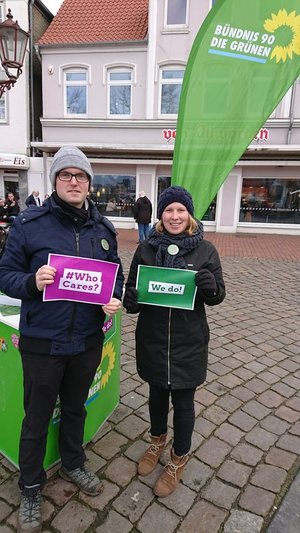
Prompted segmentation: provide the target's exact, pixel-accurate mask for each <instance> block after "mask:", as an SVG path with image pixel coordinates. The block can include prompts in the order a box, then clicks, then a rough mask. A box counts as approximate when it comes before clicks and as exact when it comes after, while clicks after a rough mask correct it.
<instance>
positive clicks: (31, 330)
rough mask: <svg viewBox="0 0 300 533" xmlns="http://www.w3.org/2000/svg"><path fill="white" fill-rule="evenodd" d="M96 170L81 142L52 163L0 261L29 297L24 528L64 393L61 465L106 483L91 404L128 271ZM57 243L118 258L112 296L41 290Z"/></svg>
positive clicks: (7, 278) (12, 287) (13, 289)
mask: <svg viewBox="0 0 300 533" xmlns="http://www.w3.org/2000/svg"><path fill="white" fill-rule="evenodd" d="M92 178H93V171H92V168H91V165H90V163H89V161H88V159H87V158H86V156H85V155H84V154H83V153H82V152H81V151H80V150H79V149H78V148H76V147H71V146H69V147H62V148H61V149H60V150H59V151H58V152H57V153H56V155H55V156H54V159H53V163H52V166H51V168H50V181H51V184H52V186H53V188H54V192H53V193H52V195H51V197H50V198H49V199H48V200H46V201H45V202H44V206H43V209H40V208H38V207H34V206H33V207H30V209H26V210H25V211H23V212H22V215H21V216H19V217H18V218H17V219H16V220H15V222H14V224H13V225H12V228H11V231H10V233H9V237H8V240H7V245H6V247H5V250H4V254H3V256H2V258H1V261H0V289H1V290H2V291H3V292H4V293H5V294H7V295H9V296H12V297H15V298H21V300H22V305H21V316H20V343H19V347H20V353H21V358H22V365H23V377H24V409H25V417H24V420H23V425H22V431H21V439H20V450H19V467H20V479H19V486H20V488H21V491H22V497H21V505H20V510H19V517H18V531H19V532H23V531H24V532H25V531H26V532H27V533H29V532H30V533H33V532H37V531H41V512H40V507H41V490H42V488H43V486H44V484H45V480H46V474H45V471H44V469H43V459H44V455H45V447H46V440H47V431H48V424H49V421H50V419H51V416H52V413H53V409H54V406H55V402H56V400H57V397H58V395H59V397H60V403H61V422H60V434H59V449H60V455H61V461H62V466H61V469H60V472H59V473H60V475H61V477H63V478H64V479H67V480H68V481H71V482H73V483H75V484H76V485H77V486H78V487H79V488H80V489H81V490H82V491H83V492H85V493H86V494H89V495H91V496H94V495H97V494H99V493H100V492H101V490H102V485H101V482H100V480H99V478H98V477H97V476H96V475H95V474H93V473H92V472H89V471H88V470H87V468H86V467H85V465H84V462H85V454H84V451H83V447H82V442H83V431H84V420H85V416H86V411H85V408H84V403H85V401H86V398H87V396H88V390H89V387H90V385H91V383H92V381H93V378H94V375H95V372H96V369H97V367H98V365H99V363H100V360H101V352H102V345H103V336H104V335H103V332H102V326H103V322H104V319H105V314H108V315H113V314H114V313H116V312H117V311H118V310H119V309H121V301H120V300H121V295H122V287H123V279H124V277H123V273H122V267H121V263H120V259H119V257H118V255H117V243H116V235H115V230H114V227H113V225H112V224H111V223H110V221H109V220H107V219H106V218H104V217H103V216H102V215H100V214H99V212H98V210H97V209H96V207H95V206H94V204H93V203H92V202H91V201H90V200H89V199H88V197H87V195H88V191H89V188H90V186H91V181H92ZM52 252H53V253H56V254H64V255H73V256H82V257H89V258H94V259H101V260H107V261H111V262H115V263H118V264H119V265H120V266H119V270H118V274H117V280H116V284H115V291H114V295H113V298H112V299H111V301H110V302H109V303H108V304H107V305H103V306H102V307H101V306H98V305H92V304H87V303H79V302H71V301H45V302H43V298H42V295H43V290H44V288H45V287H46V286H47V285H51V284H52V283H53V281H54V277H55V268H53V267H52V266H49V265H47V260H48V254H49V253H52Z"/></svg>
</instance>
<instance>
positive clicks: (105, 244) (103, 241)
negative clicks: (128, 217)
mask: <svg viewBox="0 0 300 533" xmlns="http://www.w3.org/2000/svg"><path fill="white" fill-rule="evenodd" d="M101 246H102V248H103V250H106V251H107V250H109V244H108V241H107V240H106V239H101Z"/></svg>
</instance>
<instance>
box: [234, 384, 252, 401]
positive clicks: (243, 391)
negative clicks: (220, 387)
mask: <svg viewBox="0 0 300 533" xmlns="http://www.w3.org/2000/svg"><path fill="white" fill-rule="evenodd" d="M231 394H232V395H233V396H235V397H236V398H238V399H239V400H242V402H247V401H249V400H251V399H252V398H253V397H254V396H255V393H254V392H253V391H251V390H249V389H247V388H246V387H245V386H243V385H240V386H238V387H236V388H235V389H233V390H232V391H231Z"/></svg>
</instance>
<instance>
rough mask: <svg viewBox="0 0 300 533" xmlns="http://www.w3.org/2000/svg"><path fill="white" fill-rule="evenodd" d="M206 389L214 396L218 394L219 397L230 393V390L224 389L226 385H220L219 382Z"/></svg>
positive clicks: (209, 385)
mask: <svg viewBox="0 0 300 533" xmlns="http://www.w3.org/2000/svg"><path fill="white" fill-rule="evenodd" d="M206 389H208V390H209V391H210V392H212V393H213V394H216V395H217V396H222V395H223V394H225V393H226V392H228V388H227V387H224V385H222V383H218V382H215V383H209V384H208V385H207V386H206Z"/></svg>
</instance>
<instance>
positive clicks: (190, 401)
mask: <svg viewBox="0 0 300 533" xmlns="http://www.w3.org/2000/svg"><path fill="white" fill-rule="evenodd" d="M195 391H196V389H179V390H171V389H161V388H160V387H154V386H153V385H150V395H149V411H150V421H151V435H153V436H155V437H158V436H159V435H164V434H165V433H167V429H168V413H169V398H170V395H171V400H172V404H173V408H174V414H173V426H174V443H173V448H174V452H175V454H176V455H185V454H187V453H188V452H189V451H190V448H191V442H192V434H193V430H194V425H195V407H194V396H195Z"/></svg>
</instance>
